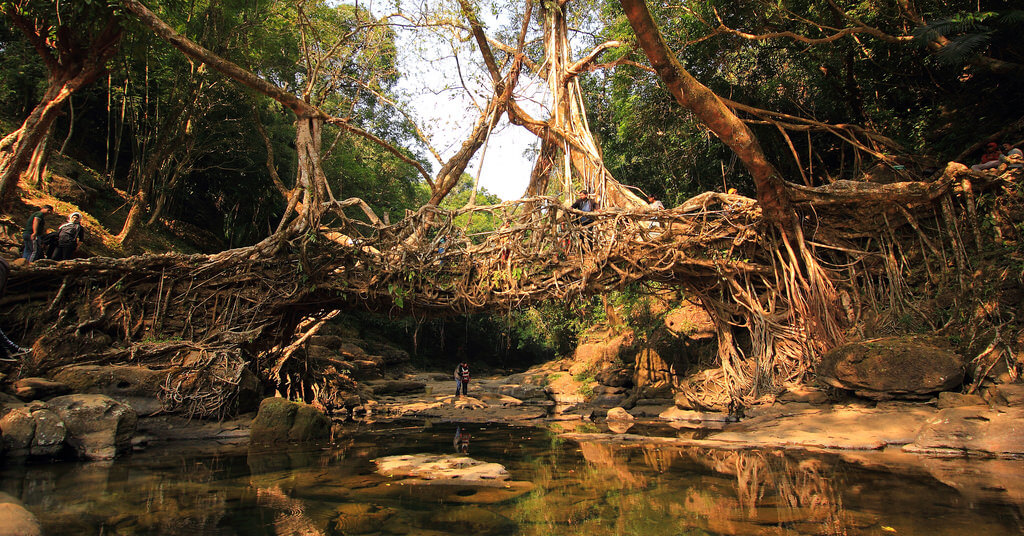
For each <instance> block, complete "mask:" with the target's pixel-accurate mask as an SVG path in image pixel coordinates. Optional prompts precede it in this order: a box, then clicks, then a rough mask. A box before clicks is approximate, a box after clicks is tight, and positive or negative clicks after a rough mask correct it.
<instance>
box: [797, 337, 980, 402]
mask: <svg viewBox="0 0 1024 536" xmlns="http://www.w3.org/2000/svg"><path fill="white" fill-rule="evenodd" d="M939 343H940V340H939V339H936V338H929V337H921V336H914V337H888V338H882V339H872V340H867V341H860V342H855V343H850V344H844V345H842V346H839V347H837V348H834V349H833V350H831V351H829V352H828V353H826V354H825V355H824V356H822V358H821V363H819V364H818V367H817V370H816V372H817V375H818V379H819V380H821V381H823V382H825V383H827V384H829V385H832V386H834V387H839V388H841V389H848V390H851V391H854V392H855V393H856V394H857V395H858V396H863V397H866V398H873V399H880V400H886V399H891V398H922V397H925V398H926V397H927V396H928V395H930V394H931V393H936V392H939V391H948V390H950V389H952V388H955V387H957V386H959V385H960V384H962V383H963V379H964V365H965V361H964V358H963V357H961V356H960V355H957V354H955V353H953V352H951V351H949V350H947V349H944V348H941V347H939V346H938V344H939Z"/></svg>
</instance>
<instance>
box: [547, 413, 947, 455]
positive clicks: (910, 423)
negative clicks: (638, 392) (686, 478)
mask: <svg viewBox="0 0 1024 536" xmlns="http://www.w3.org/2000/svg"><path fill="white" fill-rule="evenodd" d="M788 406H789V405H785V406H781V407H779V408H777V409H775V410H774V411H767V412H764V413H763V414H761V415H759V416H757V417H754V418H750V419H747V420H744V421H741V422H739V423H737V424H726V425H725V427H724V429H723V430H722V431H717V432H716V431H712V430H708V432H709V434H708V435H707V436H706V437H704V438H701V439H694V438H682V437H649V436H641V435H636V434H581V433H566V434H561V435H560V437H563V438H565V439H570V440H573V441H607V442H614V443H638V442H639V443H653V444H671V445H685V446H702V447H714V448H751V447H781V448H825V449H853V450H870V449H880V448H883V447H885V446H887V445H905V444H907V443H911V442H913V441H914V439H915V438H916V437H917V434H918V432H919V431H920V430H921V428H922V427H923V426H924V424H925V422H926V421H928V419H929V418H931V417H932V416H934V415H935V413H936V410H935V409H934V408H931V407H928V406H918V405H913V404H888V405H884V406H881V407H877V408H867V407H860V406H838V407H834V408H820V407H812V406H808V405H804V404H799V405H796V406H797V407H795V408H790V407H788Z"/></svg>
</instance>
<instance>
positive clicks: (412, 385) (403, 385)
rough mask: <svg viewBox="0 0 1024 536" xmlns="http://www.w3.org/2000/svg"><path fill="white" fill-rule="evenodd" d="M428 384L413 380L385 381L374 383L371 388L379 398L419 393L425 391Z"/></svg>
mask: <svg viewBox="0 0 1024 536" xmlns="http://www.w3.org/2000/svg"><path fill="white" fill-rule="evenodd" d="M426 387H427V384H425V383H423V382H417V381H412V380H385V381H382V382H377V383H373V384H371V385H370V388H371V389H372V390H373V394H375V395H377V396H382V395H395V394H409V393H419V392H423V391H425V389H426Z"/></svg>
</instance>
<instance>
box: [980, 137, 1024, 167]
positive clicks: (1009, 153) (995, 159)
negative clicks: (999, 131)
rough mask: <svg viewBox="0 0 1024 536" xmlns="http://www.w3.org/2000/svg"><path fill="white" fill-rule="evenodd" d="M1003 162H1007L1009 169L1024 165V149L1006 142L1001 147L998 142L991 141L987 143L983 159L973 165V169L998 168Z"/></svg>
mask: <svg viewBox="0 0 1024 536" xmlns="http://www.w3.org/2000/svg"><path fill="white" fill-rule="evenodd" d="M1003 164H1006V167H1007V168H1009V169H1020V168H1022V167H1024V151H1021V150H1020V149H1018V148H1016V147H1014V146H1013V144H1011V143H1004V144H1003V145H1002V147H1000V146H999V144H997V143H996V142H994V141H990V142H988V143H987V144H986V145H985V152H984V153H983V154H982V155H981V161H980V162H979V163H977V164H974V165H973V166H971V171H985V170H988V169H996V168H998V167H999V166H1001V165H1003Z"/></svg>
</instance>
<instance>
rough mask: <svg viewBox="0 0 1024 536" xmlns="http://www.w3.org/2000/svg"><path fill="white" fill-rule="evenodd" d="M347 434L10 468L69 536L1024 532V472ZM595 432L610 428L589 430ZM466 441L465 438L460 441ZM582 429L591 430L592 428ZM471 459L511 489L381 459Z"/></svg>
mask: <svg viewBox="0 0 1024 536" xmlns="http://www.w3.org/2000/svg"><path fill="white" fill-rule="evenodd" d="M549 426H551V427H552V428H553V429H552V428H529V427H515V426H506V425H487V424H465V425H462V424H453V423H443V424H431V423H429V422H412V423H391V424H376V425H368V424H349V425H347V426H346V427H344V429H343V431H342V433H341V435H340V436H339V437H338V438H337V439H336V440H335V441H334V442H333V443H332V444H331V445H330V446H329V447H322V448H299V447H294V446H293V447H287V448H278V449H269V450H256V449H250V448H249V447H247V446H246V445H245V444H241V443H235V444H218V443H210V442H204V443H184V442H174V443H164V444H156V445H152V446H150V447H149V448H147V449H145V450H142V451H139V452H136V453H134V454H133V455H131V456H128V457H125V458H122V459H118V460H116V461H113V462H92V463H72V462H65V463H48V464H46V463H34V464H27V465H26V464H21V463H15V462H11V461H8V462H6V464H5V465H3V466H0V491H2V492H6V493H8V494H10V495H12V496H14V497H16V498H18V499H20V500H21V501H22V502H23V503H24V504H25V506H26V507H27V508H28V509H29V510H31V511H32V512H33V513H34V514H35V515H36V516H37V517H38V518H39V520H40V521H41V522H42V524H43V527H44V530H45V533H46V534H47V535H50V536H54V535H113V534H118V535H122V534H123V535H129V534H132V535H134V534H140V535H150V534H152V535H179V534H180V535H188V536H199V535H278V536H284V535H289V536H291V535H295V536H298V535H341V534H409V535H441V534H472V535H475V536H485V535H499V534H509V535H513V534H523V535H559V534H568V535H586V536H602V535H629V534H637V535H644V536H657V535H718V534H723V535H725V534H728V535H798V534H807V535H886V534H893V535H922V536H924V535H928V536H943V535H950V536H952V535H962V534H983V535H1003V534H1021V533H1022V528H1024V515H1022V514H1024V509H1022V505H1024V462H1021V461H1012V460H965V459H940V458H925V457H920V456H913V455H907V454H902V453H899V452H850V451H846V452H841V453H840V452H818V453H810V452H804V451H793V450H714V449H705V448H696V447H685V448H682V447H666V446H655V445H645V444H643V443H641V444H637V445H633V446H623V445H617V444H608V443H602V442H597V441H595V442H589V441H583V442H576V441H567V440H564V439H562V438H561V437H559V435H558V433H557V432H558V431H559V428H560V427H562V426H564V425H559V424H556V423H552V424H549ZM582 426H583V427H584V429H583V430H582V431H586V429H587V428H590V427H592V428H593V431H595V432H597V431H605V430H600V429H598V425H593V424H585V425H582ZM456 431H458V437H456ZM576 431H581V430H579V429H577V430H576ZM420 453H430V454H451V455H455V454H460V455H465V456H469V457H471V458H473V459H476V460H480V461H484V462H496V463H499V464H501V465H503V466H505V467H506V469H507V470H508V471H509V473H510V475H511V477H510V479H509V481H507V482H505V483H503V484H501V485H496V486H472V485H463V484H457V485H438V484H437V483H433V484H427V483H409V482H405V483H403V482H400V479H397V478H387V477H384V476H381V475H379V474H377V473H376V471H375V469H376V465H375V464H374V462H373V460H374V459H377V458H380V457H383V456H391V455H399V454H420Z"/></svg>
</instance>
